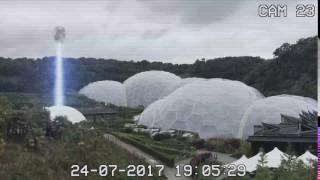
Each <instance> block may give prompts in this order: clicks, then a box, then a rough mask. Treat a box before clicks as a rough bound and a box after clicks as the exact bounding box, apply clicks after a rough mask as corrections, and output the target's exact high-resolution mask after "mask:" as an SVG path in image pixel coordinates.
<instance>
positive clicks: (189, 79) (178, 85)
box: [171, 77, 208, 92]
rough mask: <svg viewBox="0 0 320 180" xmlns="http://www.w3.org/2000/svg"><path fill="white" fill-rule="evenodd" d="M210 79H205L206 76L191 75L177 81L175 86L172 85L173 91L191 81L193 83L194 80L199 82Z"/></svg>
mask: <svg viewBox="0 0 320 180" xmlns="http://www.w3.org/2000/svg"><path fill="white" fill-rule="evenodd" d="M206 80H208V79H204V78H198V77H190V78H184V79H181V80H180V81H179V83H177V84H176V85H175V86H172V87H171V91H172V92H173V91H174V90H176V89H178V88H180V87H182V86H184V85H187V84H190V83H193V82H197V81H206Z"/></svg>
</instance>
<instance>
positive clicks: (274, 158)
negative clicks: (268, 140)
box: [231, 147, 288, 172]
mask: <svg viewBox="0 0 320 180" xmlns="http://www.w3.org/2000/svg"><path fill="white" fill-rule="evenodd" d="M261 154H262V152H259V153H258V154H256V155H255V156H253V157H251V158H249V159H244V157H243V156H242V157H241V158H240V159H238V160H237V161H235V162H233V163H231V164H235V163H237V165H238V164H243V165H245V166H246V171H247V172H253V171H255V170H257V165H258V164H259V160H260V159H261ZM287 158H288V155H287V154H286V153H284V152H282V151H280V150H279V149H278V148H276V147H275V148H274V149H273V150H272V151H270V152H268V153H267V154H265V160H266V162H267V164H266V166H267V167H269V168H278V167H280V165H281V161H282V160H283V159H287Z"/></svg>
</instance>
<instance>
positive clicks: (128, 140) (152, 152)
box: [118, 136, 174, 167]
mask: <svg viewBox="0 0 320 180" xmlns="http://www.w3.org/2000/svg"><path fill="white" fill-rule="evenodd" d="M118 138H120V139H121V140H122V141H124V142H126V143H129V144H132V145H133V146H136V147H138V148H140V149H141V150H142V151H144V152H146V153H148V154H150V155H152V156H154V157H155V158H157V159H159V160H160V161H162V162H163V163H165V164H167V165H168V166H170V167H173V166H174V158H173V157H172V156H169V155H166V154H164V153H161V152H159V151H156V150H154V149H152V148H151V147H149V146H148V145H145V144H143V143H140V142H138V141H136V140H133V139H131V138H128V137H125V136H118Z"/></svg>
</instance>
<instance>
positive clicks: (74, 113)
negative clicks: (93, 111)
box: [46, 106, 86, 123]
mask: <svg viewBox="0 0 320 180" xmlns="http://www.w3.org/2000/svg"><path fill="white" fill-rule="evenodd" d="M46 110H48V111H49V113H50V120H51V121H53V120H54V119H55V118H56V117H59V116H63V117H66V118H67V120H68V121H70V122H72V123H78V122H81V121H84V120H86V118H85V117H84V115H83V114H82V113H81V112H80V111H78V110H76V109H74V108H72V107H69V106H50V107H47V108H46Z"/></svg>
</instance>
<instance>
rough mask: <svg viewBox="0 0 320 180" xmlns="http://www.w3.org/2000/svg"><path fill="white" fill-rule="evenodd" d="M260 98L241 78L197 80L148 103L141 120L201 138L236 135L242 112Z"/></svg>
mask: <svg viewBox="0 0 320 180" xmlns="http://www.w3.org/2000/svg"><path fill="white" fill-rule="evenodd" d="M260 98H263V96H262V95H261V94H260V93H259V92H258V91H257V90H255V89H254V88H252V87H249V86H247V85H245V84H244V83H242V82H240V81H231V80H226V79H210V80H206V81H196V82H193V83H190V84H186V85H184V86H182V87H181V88H178V89H177V90H175V91H174V92H173V93H171V94H170V95H168V96H167V97H165V98H164V99H161V100H159V101H157V102H155V103H153V104H152V105H150V106H149V107H147V108H146V109H145V110H144V111H143V113H142V114H141V117H140V120H139V124H143V125H147V126H153V127H157V128H161V129H176V130H185V131H192V132H197V133H198V134H199V136H200V137H201V138H210V137H236V136H237V133H238V131H239V127H240V120H241V117H242V115H243V114H244V112H245V111H246V109H247V108H248V107H249V106H250V105H251V104H252V103H253V102H254V101H255V100H257V99H260ZM150 124H151V125H150Z"/></svg>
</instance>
